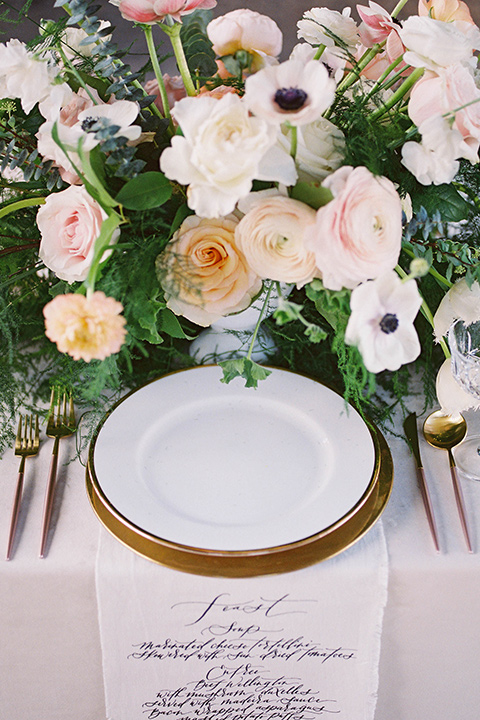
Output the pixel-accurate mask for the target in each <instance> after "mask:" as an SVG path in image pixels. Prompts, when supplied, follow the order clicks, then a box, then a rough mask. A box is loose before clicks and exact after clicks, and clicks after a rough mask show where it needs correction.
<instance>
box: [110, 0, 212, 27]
mask: <svg viewBox="0 0 480 720" xmlns="http://www.w3.org/2000/svg"><path fill="white" fill-rule="evenodd" d="M110 3H111V4H112V5H116V6H117V7H118V9H119V10H120V12H121V14H122V17H123V18H125V20H131V21H132V22H136V23H141V24H142V25H153V24H154V23H158V22H162V20H164V19H165V18H166V17H167V15H170V16H171V17H172V18H174V19H175V20H178V21H179V22H181V19H182V15H189V14H190V13H192V12H193V11H194V10H197V9H198V10H210V9H211V8H214V7H215V5H216V4H217V0H110Z"/></svg>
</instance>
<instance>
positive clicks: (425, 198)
mask: <svg viewBox="0 0 480 720" xmlns="http://www.w3.org/2000/svg"><path fill="white" fill-rule="evenodd" d="M414 205H415V209H417V208H418V207H420V206H421V205H423V207H424V208H425V209H426V211H427V212H428V214H429V215H430V216H431V215H433V214H434V213H435V211H436V210H438V211H439V212H440V214H441V216H442V219H443V220H446V221H447V222H460V220H464V219H465V218H466V217H467V216H468V214H469V212H470V209H471V206H470V205H469V203H468V202H467V201H466V200H465V199H464V198H463V197H462V196H461V195H460V193H459V192H458V190H456V189H455V187H454V186H453V185H428V186H426V187H423V188H421V189H420V190H419V192H418V193H416V194H415V196H414Z"/></svg>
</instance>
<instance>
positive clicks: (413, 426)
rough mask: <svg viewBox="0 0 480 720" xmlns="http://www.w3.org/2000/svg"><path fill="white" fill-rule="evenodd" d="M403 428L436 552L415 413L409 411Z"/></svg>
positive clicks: (433, 524) (436, 546)
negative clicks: (412, 458)
mask: <svg viewBox="0 0 480 720" xmlns="http://www.w3.org/2000/svg"><path fill="white" fill-rule="evenodd" d="M403 429H404V430H405V435H406V437H407V440H408V443H409V445H410V448H411V450H412V453H413V456H414V458H415V463H416V466H417V476H418V484H419V487H420V493H421V495H422V500H423V504H424V506H425V512H426V514H427V520H428V524H429V526H430V532H431V534H432V538H433V544H434V545H435V550H436V551H437V552H440V544H439V542H438V532H437V527H436V523H435V516H434V514H433V507H432V501H431V499H430V493H429V491H428V485H427V480H426V477H425V471H424V469H423V463H422V458H421V455H420V447H419V444H418V428H417V416H416V414H415V413H410V415H409V416H408V417H407V418H406V419H405V422H404V423H403Z"/></svg>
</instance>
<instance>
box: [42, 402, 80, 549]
mask: <svg viewBox="0 0 480 720" xmlns="http://www.w3.org/2000/svg"><path fill="white" fill-rule="evenodd" d="M56 395H57V392H56V390H55V388H52V397H51V400H50V410H49V412H48V418H47V431H46V432H47V435H48V437H53V438H54V443H53V450H52V459H51V462H50V471H49V475H48V483H47V490H46V493H45V504H44V506H43V521H42V540H41V544H40V557H41V558H43V557H45V548H46V544H47V537H48V531H49V529H50V520H51V518H52V508H53V496H54V493H55V484H56V481H57V465H58V451H59V445H60V440H61V438H64V437H69V436H70V435H73V433H74V432H75V430H76V429H77V426H76V421H75V410H74V407H73V399H72V396H71V394H70V395H69V394H67V393H64V394H63V397H61V396H60V395H59V397H58V402H57V400H56Z"/></svg>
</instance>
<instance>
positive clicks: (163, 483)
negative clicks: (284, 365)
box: [89, 366, 376, 551]
mask: <svg viewBox="0 0 480 720" xmlns="http://www.w3.org/2000/svg"><path fill="white" fill-rule="evenodd" d="M221 377H222V371H221V370H220V368H219V367H218V366H206V367H205V366H202V367H198V368H193V369H188V370H183V371H180V372H176V373H172V374H170V375H165V376H163V377H161V378H159V379H158V380H156V381H154V382H152V383H149V384H148V385H145V386H143V387H141V388H140V389H138V390H135V391H134V392H132V393H130V394H129V395H127V396H126V397H125V398H124V399H123V400H121V401H120V402H119V403H118V404H117V405H116V406H115V407H114V409H113V411H112V412H111V413H109V414H108V415H107V416H106V418H105V420H104V421H103V422H102V424H101V425H100V428H99V430H98V431H97V433H96V436H95V438H94V440H93V442H92V445H91V449H90V458H89V471H90V473H91V475H92V478H93V479H94V481H95V484H96V485H97V487H98V488H99V490H100V493H101V494H102V495H103V497H104V498H105V499H106V501H107V502H108V504H109V505H110V506H111V507H112V508H114V509H115V511H116V512H117V513H119V514H120V515H121V516H123V517H124V518H126V520H128V522H129V523H132V524H133V525H135V526H136V527H138V528H139V529H140V530H142V531H144V532H146V533H149V534H150V535H153V536H155V537H158V538H161V539H163V540H166V541H168V542H171V543H177V544H180V545H184V546H189V547H194V548H204V549H206V550H220V551H248V550H261V549H264V548H271V547H276V546H279V545H285V544H289V543H293V542H297V541H299V540H301V539H303V538H308V537H310V536H312V535H314V534H316V533H319V532H321V531H322V530H324V529H325V528H328V527H330V526H331V525H333V524H335V523H338V522H339V521H340V520H341V519H342V518H343V517H346V516H347V515H349V514H350V513H351V511H352V509H353V508H355V506H356V504H357V503H359V501H360V500H361V498H362V496H364V494H365V492H366V490H367V488H368V487H369V484H370V483H371V480H372V477H373V474H374V469H375V462H376V457H375V448H374V444H373V440H372V436H371V433H370V431H369V429H368V427H367V425H366V424H365V422H364V421H363V419H362V418H361V416H360V415H359V413H358V412H357V411H356V410H354V409H353V408H352V407H351V406H346V404H345V401H344V399H343V398H342V397H341V396H340V395H338V394H336V393H335V392H333V391H332V390H330V389H329V388H327V387H325V386H324V385H322V384H321V383H318V382H316V381H315V380H312V379H310V378H307V377H304V376H302V375H298V374H296V373H293V372H289V371H287V370H280V369H277V368H272V373H271V375H269V377H268V378H267V379H266V380H264V381H261V382H260V383H259V386H258V388H257V389H252V388H245V386H244V382H243V380H240V379H237V380H234V381H232V382H231V383H229V384H224V383H222V382H221Z"/></svg>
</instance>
